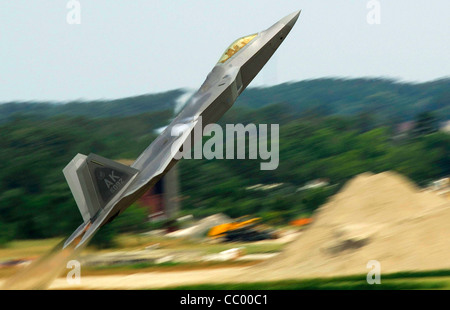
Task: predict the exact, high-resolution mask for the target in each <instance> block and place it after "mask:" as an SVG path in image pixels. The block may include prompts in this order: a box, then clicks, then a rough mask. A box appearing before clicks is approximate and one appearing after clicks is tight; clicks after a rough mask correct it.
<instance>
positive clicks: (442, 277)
mask: <svg viewBox="0 0 450 310" xmlns="http://www.w3.org/2000/svg"><path fill="white" fill-rule="evenodd" d="M169 289H175V290H430V289H432V290H436V289H439V290H450V270H436V271H427V272H401V273H393V274H387V275H382V276H381V284H373V285H370V284H368V283H367V281H366V276H365V275H361V276H348V277H334V278H317V279H305V280H284V281H274V282H257V283H228V284H202V285H189V286H177V287H172V288H169Z"/></svg>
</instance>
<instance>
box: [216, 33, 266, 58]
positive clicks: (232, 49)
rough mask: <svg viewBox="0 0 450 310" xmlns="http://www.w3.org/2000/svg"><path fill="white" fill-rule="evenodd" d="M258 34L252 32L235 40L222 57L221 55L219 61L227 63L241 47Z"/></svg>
mask: <svg viewBox="0 0 450 310" xmlns="http://www.w3.org/2000/svg"><path fill="white" fill-rule="evenodd" d="M257 35H258V34H257V33H255V34H252V35H249V36H246V37H242V38H239V39H237V40H236V41H234V42H233V43H232V44H231V45H230V46H229V47H228V48H227V49H226V50H225V53H223V55H222V57H220V60H219V63H225V62H226V61H227V60H228V59H230V58H231V56H233V55H234V54H236V53H237V52H239V50H240V49H241V48H243V47H244V46H246V45H247V44H248V43H249V42H250V41H251V40H253V39H254V38H255V37H256V36H257Z"/></svg>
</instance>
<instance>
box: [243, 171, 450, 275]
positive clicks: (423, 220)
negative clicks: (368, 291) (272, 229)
mask: <svg viewBox="0 0 450 310" xmlns="http://www.w3.org/2000/svg"><path fill="white" fill-rule="evenodd" d="M449 240H450V204H449V203H448V201H447V200H445V199H443V198H440V197H439V196H437V195H434V194H432V193H425V192H420V190H419V188H417V187H416V186H415V185H414V184H412V183H411V182H410V181H409V180H407V179H406V178H404V177H402V176H401V175H398V174H396V173H393V172H384V173H380V174H376V175H374V174H371V173H364V174H361V175H359V176H357V177H355V178H354V179H352V180H351V181H349V182H348V183H347V184H346V185H345V186H344V187H343V188H342V190H341V191H340V192H339V193H338V194H336V195H335V196H334V197H332V198H331V199H330V201H329V202H328V203H327V204H325V205H323V206H322V207H320V208H319V210H318V211H317V213H316V215H315V221H314V223H313V224H312V225H311V226H310V227H309V228H308V230H306V231H305V232H304V233H303V234H302V235H301V236H300V237H299V238H298V239H297V240H295V241H293V243H291V244H290V245H289V247H288V248H287V249H286V250H285V252H283V253H282V254H280V255H279V256H277V257H276V258H274V259H271V260H269V261H267V262H265V263H263V264H261V265H258V266H255V267H254V268H252V269H251V270H249V271H250V275H249V276H251V277H252V278H254V279H255V280H268V279H280V278H296V277H315V276H335V275H348V274H364V273H367V272H368V271H369V269H367V263H368V262H369V261H370V260H377V261H379V262H380V263H381V271H382V273H391V272H397V271H405V270H430V269H450V246H449Z"/></svg>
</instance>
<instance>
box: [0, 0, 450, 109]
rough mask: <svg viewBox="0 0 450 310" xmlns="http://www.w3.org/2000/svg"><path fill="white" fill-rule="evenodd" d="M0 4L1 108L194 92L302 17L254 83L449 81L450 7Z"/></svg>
mask: <svg viewBox="0 0 450 310" xmlns="http://www.w3.org/2000/svg"><path fill="white" fill-rule="evenodd" d="M79 2H80V3H81V24H80V25H69V24H68V23H67V21H66V16H67V14H68V12H69V9H67V8H66V4H67V3H68V0H33V1H31V0H0V102H5V101H12V100H55V101H65V100H75V99H86V100H88V99H101V98H122V97H128V96H134V95H141V94H147V93H155V92H162V91H166V90H171V89H175V88H191V89H197V88H198V87H199V86H200V85H201V83H202V82H203V81H204V79H205V78H206V75H207V74H208V73H209V71H210V70H211V69H212V68H213V66H214V65H215V64H216V62H217V61H218V59H219V57H220V56H221V54H222V53H223V51H224V50H225V48H226V47H227V46H228V45H229V44H230V43H231V42H233V41H234V40H235V39H237V38H238V37H241V36H244V35H248V34H252V33H255V32H259V31H261V30H264V29H266V28H268V27H269V26H271V25H272V24H274V23H275V22H276V21H278V20H279V19H281V18H282V17H284V16H285V15H288V14H289V13H292V12H293V11H296V10H298V9H302V14H301V16H300V18H299V20H298V21H297V24H296V26H295V27H294V29H293V30H292V31H291V33H290V34H289V36H288V37H287V38H286V40H285V41H284V43H283V44H282V45H281V47H280V48H279V50H278V51H277V52H276V54H275V56H274V57H273V58H272V60H271V61H270V62H269V63H268V64H267V65H266V67H265V68H264V69H263V70H262V71H261V73H260V75H259V76H258V77H257V78H256V79H255V81H254V82H253V83H252V84H251V86H261V85H272V84H279V83H283V82H288V81H299V80H304V79H313V78H320V77H367V76H369V77H390V78H396V79H399V80H402V81H419V82H422V81H429V80H434V79H438V78H442V77H448V76H450V1H449V0H426V1H425V0H413V1H411V0H378V2H379V3H380V4H381V11H380V13H381V15H380V17H381V19H380V22H381V23H380V24H379V25H377V24H375V25H369V24H368V23H367V14H368V13H369V11H370V10H369V9H368V8H367V7H366V5H367V3H368V2H369V1H368V0H296V1H290V0H278V1H275V0H270V1H269V0H257V1H256V0H245V1H244V0H238V1H236V0H227V1H217V0H190V1H181V0H176V1H175V0H172V1H167V0H166V1H150V0H79Z"/></svg>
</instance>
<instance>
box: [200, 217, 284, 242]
mask: <svg viewBox="0 0 450 310" xmlns="http://www.w3.org/2000/svg"><path fill="white" fill-rule="evenodd" d="M208 237H210V238H213V239H219V238H223V240H224V241H258V240H265V239H276V238H277V236H276V234H275V233H274V232H273V230H271V229H268V228H266V227H264V226H263V225H261V218H259V217H255V218H251V217H249V216H243V217H240V218H238V219H236V220H235V221H233V222H230V223H224V224H220V225H217V226H214V227H212V228H211V229H210V230H209V232H208Z"/></svg>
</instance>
